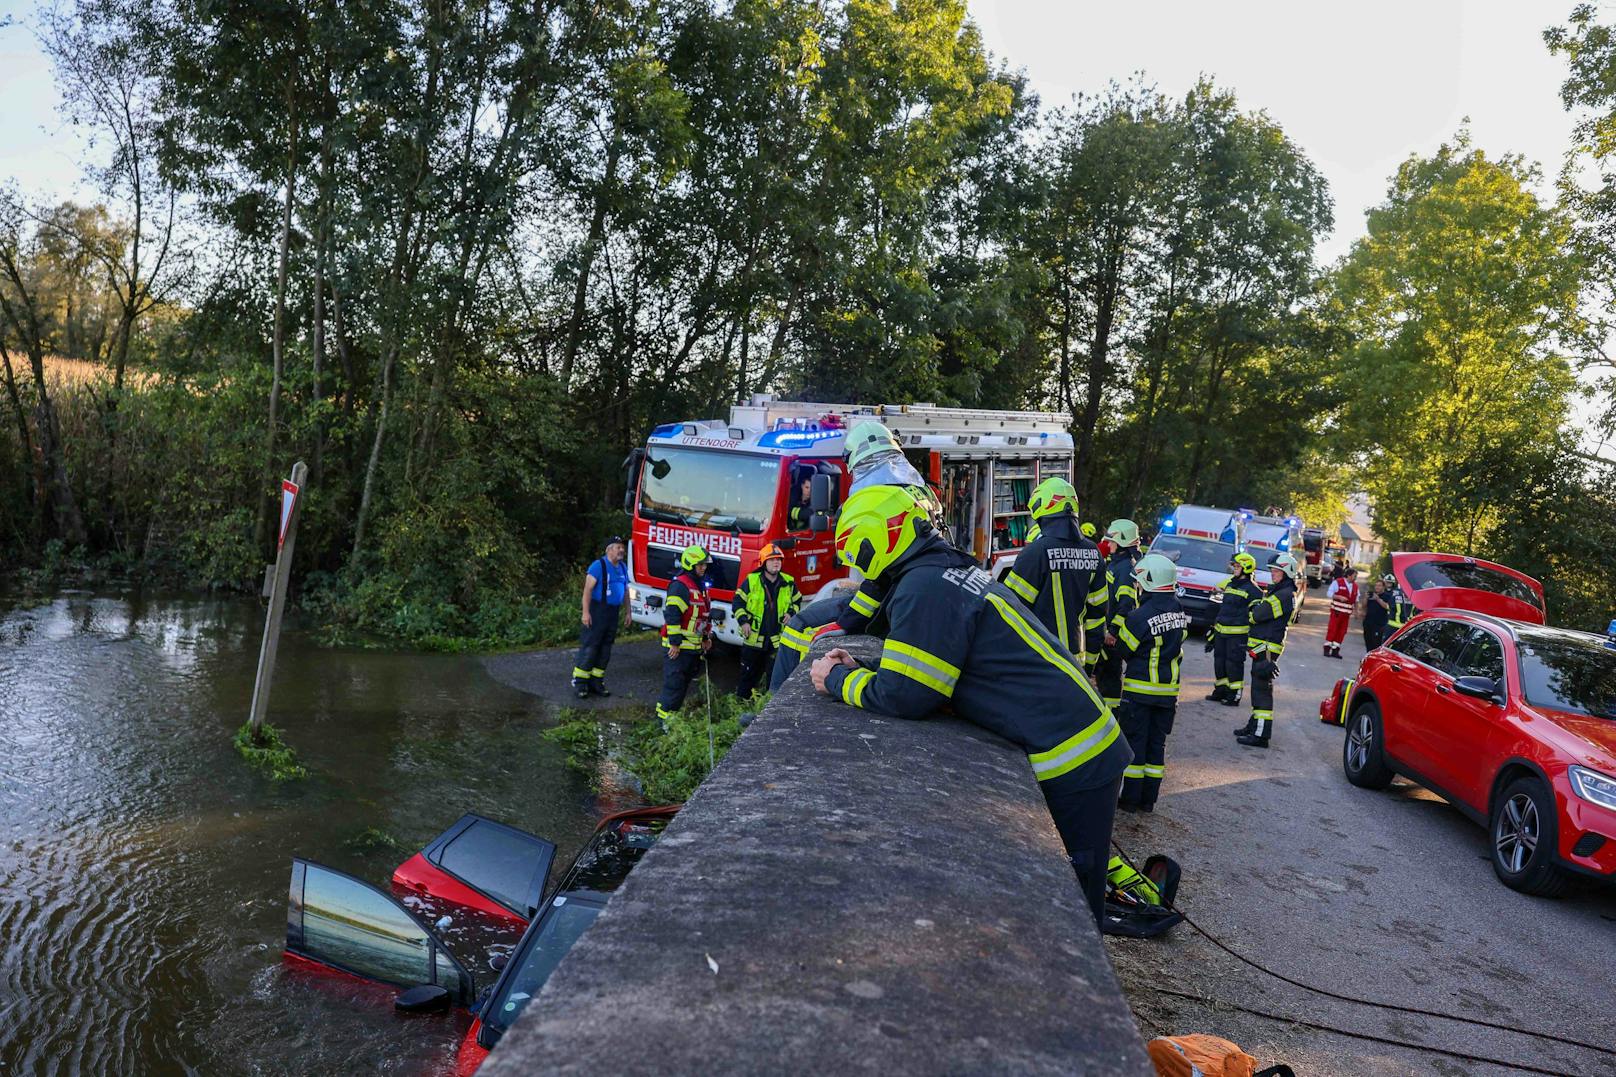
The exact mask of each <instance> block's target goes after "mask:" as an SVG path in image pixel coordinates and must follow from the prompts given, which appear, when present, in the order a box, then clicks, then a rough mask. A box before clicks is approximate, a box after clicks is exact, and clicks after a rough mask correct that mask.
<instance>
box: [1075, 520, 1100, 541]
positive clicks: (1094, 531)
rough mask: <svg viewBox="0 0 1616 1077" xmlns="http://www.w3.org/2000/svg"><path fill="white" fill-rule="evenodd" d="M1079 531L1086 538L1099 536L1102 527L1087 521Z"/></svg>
mask: <svg viewBox="0 0 1616 1077" xmlns="http://www.w3.org/2000/svg"><path fill="white" fill-rule="evenodd" d="M1078 531H1079V532H1081V533H1082V535H1083V537H1084V538H1086V539H1093V538H1098V537H1099V534H1100V529H1099V528H1097V527H1095V526H1094V525H1093V524H1091V523H1085V524H1084V525H1083V526H1082V527H1080V528H1078Z"/></svg>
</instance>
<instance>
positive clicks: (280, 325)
mask: <svg viewBox="0 0 1616 1077" xmlns="http://www.w3.org/2000/svg"><path fill="white" fill-rule="evenodd" d="M286 108H287V119H288V123H289V126H290V134H289V137H288V138H287V148H286V201H285V204H284V206H283V207H282V211H281V249H280V260H279V262H278V263H277V265H276V268H275V328H274V332H273V335H272V336H271V339H270V350H271V354H272V356H273V362H274V372H273V374H272V376H271V379H270V383H269V433H268V435H267V436H266V437H265V439H264V481H263V487H262V489H261V492H260V494H259V498H258V519H257V522H256V523H255V524H254V526H253V548H254V549H260V550H261V549H263V547H264V534H265V531H266V530H267V527H268V523H269V513H270V503H271V500H272V498H271V496H270V490H271V489H272V488H273V487H274V485H275V475H276V473H277V469H276V467H275V442H276V438H277V436H278V435H279V433H280V428H279V424H280V406H281V372H282V371H283V370H284V369H285V363H286V278H287V266H288V263H289V261H290V255H291V250H292V205H293V202H294V200H295V199H296V195H297V145H298V136H299V134H300V133H301V132H300V131H299V129H298V114H297V64H296V63H293V64H292V71H291V74H290V75H288V76H287V83H286Z"/></svg>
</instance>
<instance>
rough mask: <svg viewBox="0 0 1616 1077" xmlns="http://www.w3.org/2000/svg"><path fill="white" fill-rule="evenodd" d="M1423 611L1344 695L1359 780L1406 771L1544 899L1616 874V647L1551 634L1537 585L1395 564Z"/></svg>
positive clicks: (1505, 869)
mask: <svg viewBox="0 0 1616 1077" xmlns="http://www.w3.org/2000/svg"><path fill="white" fill-rule="evenodd" d="M1392 571H1393V572H1394V573H1395V574H1396V576H1397V580H1398V583H1399V584H1400V585H1401V586H1402V588H1403V591H1404V593H1405V594H1406V595H1407V596H1408V598H1409V599H1410V601H1411V602H1412V603H1413V604H1414V607H1415V610H1416V611H1417V615H1416V616H1415V617H1414V618H1413V619H1412V620H1410V621H1409V622H1408V623H1407V624H1406V625H1404V626H1403V628H1402V629H1401V630H1400V631H1399V632H1398V633H1397V634H1396V635H1394V636H1392V637H1391V638H1390V639H1389V640H1387V641H1386V643H1385V644H1384V645H1383V646H1381V647H1379V648H1377V649H1376V650H1374V651H1371V652H1370V653H1369V654H1368V655H1366V656H1365V657H1364V660H1363V663H1362V665H1361V666H1360V667H1359V671H1358V676H1357V678H1356V679H1354V680H1344V681H1341V682H1339V683H1338V684H1337V685H1336V690H1335V693H1334V695H1333V696H1332V697H1331V698H1330V699H1329V700H1326V701H1325V702H1324V703H1323V704H1322V705H1321V707H1320V714H1321V717H1324V718H1325V719H1326V720H1330V719H1331V718H1333V717H1335V716H1343V717H1344V718H1345V721H1344V723H1343V724H1345V726H1346V729H1347V735H1346V740H1345V743H1344V745H1343V748H1342V766H1343V768H1344V769H1345V771H1346V775H1347V780H1348V781H1350V782H1351V783H1352V784H1354V785H1357V786H1362V787H1364V788H1366V789H1384V788H1386V786H1388V785H1390V784H1391V781H1392V777H1393V776H1394V775H1397V774H1400V775H1403V776H1404V777H1406V778H1409V779H1412V780H1413V781H1416V782H1418V783H1419V784H1421V785H1423V786H1425V787H1426V788H1428V789H1430V790H1431V791H1433V792H1435V793H1437V794H1439V795H1440V796H1442V797H1444V798H1446V799H1447V800H1449V801H1451V802H1452V803H1453V804H1454V805H1455V806H1456V807H1457V808H1459V810H1461V811H1462V812H1464V813H1465V814H1466V815H1469V816H1470V817H1471V818H1473V819H1475V820H1476V821H1477V822H1478V823H1482V824H1484V825H1486V826H1487V827H1488V831H1489V833H1490V835H1491V838H1492V841H1491V842H1490V845H1491V848H1492V863H1493V870H1494V872H1496V873H1497V875H1498V878H1499V879H1500V880H1502V881H1503V883H1504V884H1505V885H1506V886H1509V887H1511V888H1513V889H1516V890H1521V891H1524V892H1526V893H1529V894H1540V895H1544V896H1554V895H1558V894H1560V893H1563V892H1564V891H1565V890H1566V888H1567V886H1568V885H1569V884H1570V882H1571V880H1572V878H1573V877H1574V875H1575V874H1584V875H1591V876H1594V877H1596V878H1600V879H1604V880H1607V881H1609V880H1612V879H1613V878H1616V638H1606V637H1602V636H1596V635H1592V634H1589V633H1586V632H1571V631H1566V630H1563V629H1558V628H1549V627H1546V626H1545V625H1544V623H1543V622H1544V617H1543V591H1542V587H1541V586H1540V585H1539V584H1538V582H1537V581H1536V580H1534V579H1532V578H1531V577H1529V576H1524V575H1522V574H1521V573H1519V572H1516V571H1515V570H1513V569H1510V568H1506V567H1505V566H1503V565H1496V564H1493V563H1491V562H1488V561H1481V560H1477V559H1476V558H1469V557H1458V556H1455V555H1452V554H1425V553H1396V554H1393V555H1392Z"/></svg>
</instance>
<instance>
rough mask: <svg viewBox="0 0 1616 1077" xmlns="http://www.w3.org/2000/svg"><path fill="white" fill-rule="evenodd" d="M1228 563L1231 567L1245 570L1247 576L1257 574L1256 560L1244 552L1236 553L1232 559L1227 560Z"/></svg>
mask: <svg viewBox="0 0 1616 1077" xmlns="http://www.w3.org/2000/svg"><path fill="white" fill-rule="evenodd" d="M1229 563H1230V564H1231V565H1239V566H1240V567H1241V568H1243V569H1245V570H1246V575H1247V576H1254V575H1256V573H1257V559H1256V558H1255V557H1253V556H1251V555H1250V554H1249V553H1246V552H1244V551H1241V552H1240V553H1237V554H1235V555H1234V556H1233V557H1231V558H1229Z"/></svg>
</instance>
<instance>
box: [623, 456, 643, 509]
mask: <svg viewBox="0 0 1616 1077" xmlns="http://www.w3.org/2000/svg"><path fill="white" fill-rule="evenodd" d="M644 464H645V450H644V449H635V450H634V451H633V452H631V453H629V454H628V457H627V458H626V459H625V460H624V461H623V511H624V512H625V513H627V514H628V515H630V516H633V515H634V499H635V498H636V497H637V496H639V492H640V468H641V467H643V466H644Z"/></svg>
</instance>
